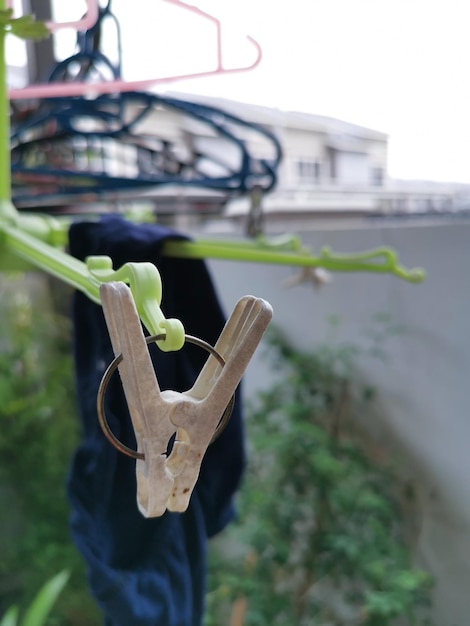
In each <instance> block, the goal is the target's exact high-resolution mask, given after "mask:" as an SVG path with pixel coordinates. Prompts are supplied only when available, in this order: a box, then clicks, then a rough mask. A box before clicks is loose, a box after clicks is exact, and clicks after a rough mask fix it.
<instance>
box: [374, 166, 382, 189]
mask: <svg viewBox="0 0 470 626" xmlns="http://www.w3.org/2000/svg"><path fill="white" fill-rule="evenodd" d="M383 184H384V169H383V167H373V168H372V185H373V186H374V187H382V185H383Z"/></svg>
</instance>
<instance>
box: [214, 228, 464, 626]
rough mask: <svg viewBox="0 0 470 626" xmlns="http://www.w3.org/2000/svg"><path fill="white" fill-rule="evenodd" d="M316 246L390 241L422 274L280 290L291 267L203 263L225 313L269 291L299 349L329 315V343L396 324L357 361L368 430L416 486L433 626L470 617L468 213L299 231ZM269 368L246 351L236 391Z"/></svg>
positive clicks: (344, 248) (264, 377) (254, 385)
mask: <svg viewBox="0 0 470 626" xmlns="http://www.w3.org/2000/svg"><path fill="white" fill-rule="evenodd" d="M301 236H302V240H303V242H304V243H305V244H308V245H311V246H312V247H313V248H314V250H317V251H319V250H320V248H321V247H322V246H324V245H328V246H330V247H331V248H332V249H333V250H335V251H337V252H359V251H363V250H367V249H371V248H375V247H379V246H383V245H387V246H392V247H393V248H395V249H396V250H397V252H398V253H399V257H400V260H401V262H402V264H403V265H404V266H406V267H416V266H421V267H424V268H425V269H426V271H427V273H428V277H427V279H426V280H425V282H424V283H422V284H420V285H413V284H410V283H407V282H404V281H403V280H401V279H399V278H396V277H393V276H387V275H382V274H356V273H353V274H335V275H334V280H333V282H332V283H331V284H330V285H327V286H325V287H323V288H322V289H321V290H320V291H316V290H314V288H313V287H312V286H311V285H310V284H303V285H301V286H297V287H294V288H291V289H289V290H286V289H285V288H283V287H282V283H283V281H284V280H285V279H286V278H288V277H289V276H291V275H292V274H294V273H295V272H296V270H295V269H294V268H289V267H281V266H268V265H258V264H246V263H241V262H239V263H236V262H228V261H211V262H210V267H211V270H212V273H213V276H214V279H215V281H216V283H217V286H218V291H219V293H220V296H221V298H222V300H223V302H224V304H225V306H226V309H227V311H230V310H231V308H232V307H233V305H234V304H235V302H236V300H237V299H238V298H239V297H240V296H242V295H244V294H247V293H251V294H254V295H257V296H260V297H263V298H265V299H267V300H268V301H269V302H271V304H272V306H273V308H274V320H275V323H276V324H278V325H279V326H280V327H281V328H282V329H283V330H284V331H285V332H286V333H287V334H288V335H289V337H290V338H291V339H292V341H293V342H294V343H295V344H296V345H297V346H298V347H299V348H301V349H303V350H307V351H308V350H310V349H313V348H314V347H315V346H316V345H317V344H318V343H319V342H321V341H323V340H324V339H325V337H326V336H327V333H328V332H329V331H328V327H329V325H328V321H327V318H328V316H329V315H331V314H334V315H338V316H339V318H340V326H339V330H338V340H340V341H341V340H346V341H357V342H359V343H364V342H365V338H364V331H367V330H370V329H371V327H372V322H371V318H372V316H373V315H374V314H376V313H382V312H386V313H388V314H390V316H391V319H392V321H393V322H395V323H397V324H399V325H401V326H402V327H403V330H402V332H400V333H399V334H397V335H395V336H393V337H391V338H390V339H389V340H388V341H387V345H386V352H387V354H388V356H389V359H388V361H387V362H386V363H380V362H378V361H369V362H363V363H362V366H361V367H362V372H361V376H362V377H364V378H366V379H367V381H368V382H369V383H371V384H372V385H374V386H375V387H376V389H377V391H378V399H377V401H376V405H375V413H376V415H374V416H373V420H374V422H376V429H377V434H378V436H380V437H381V438H382V440H383V441H387V442H388V441H390V442H394V444H393V451H394V456H395V458H396V460H397V462H398V463H400V464H402V465H404V466H406V467H407V468H408V469H407V472H409V473H410V475H411V476H412V477H414V478H416V480H417V483H418V490H419V496H420V509H421V511H422V518H421V525H420V528H419V531H418V537H417V554H418V556H419V558H420V559H421V562H422V563H423V564H424V565H425V566H426V567H427V568H428V569H430V570H431V572H432V573H433V574H434V575H435V576H436V578H437V584H436V588H435V593H434V607H435V608H434V619H435V626H468V624H470V618H469V615H470V594H469V592H468V588H469V585H470V480H469V475H470V454H469V449H470V410H469V405H470V403H469V393H470V287H469V274H470V220H467V221H465V220H463V219H462V220H457V219H453V220H448V221H447V222H445V221H440V222H436V223H432V222H431V221H428V222H426V223H424V222H423V221H421V222H420V221H415V222H407V223H405V225H403V224H402V223H398V222H397V223H388V224H387V223H385V222H381V223H380V224H378V223H377V224H373V223H371V224H367V223H364V224H363V225H358V227H357V228H353V229H351V228H349V229H347V230H346V229H345V230H338V229H334V228H330V229H326V228H324V229H319V228H316V229H315V230H314V231H313V230H312V231H311V232H302V233H301ZM269 379H270V373H269V369H268V367H267V364H266V363H265V362H264V361H263V360H262V359H261V358H260V356H255V359H254V360H253V362H252V364H251V365H250V367H249V370H248V372H247V375H246V377H245V394H246V395H247V396H249V395H250V394H253V393H254V392H255V391H256V390H257V389H260V388H263V387H266V386H268V385H269Z"/></svg>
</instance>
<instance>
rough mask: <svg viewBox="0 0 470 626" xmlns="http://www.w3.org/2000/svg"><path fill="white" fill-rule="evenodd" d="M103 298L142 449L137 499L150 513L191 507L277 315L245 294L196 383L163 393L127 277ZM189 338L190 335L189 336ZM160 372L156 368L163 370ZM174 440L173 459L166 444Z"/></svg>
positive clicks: (111, 285)
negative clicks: (213, 446)
mask: <svg viewBox="0 0 470 626" xmlns="http://www.w3.org/2000/svg"><path fill="white" fill-rule="evenodd" d="M100 297H101V302H102V305H103V310H104V314H105V318H106V323H107V325H108V330H109V334H110V337H111V342H112V345H113V349H114V353H115V355H116V357H118V356H119V355H121V356H120V363H119V372H120V376H121V380H122V384H123V388H124V392H125V395H126V399H127V403H128V406H129V412H130V415H131V419H132V424H133V427H134V431H135V436H136V440H137V446H138V454H136V455H135V456H136V457H137V461H136V475H137V502H138V507H139V510H140V511H141V513H142V514H143V515H144V516H145V517H156V516H160V515H162V514H163V513H164V512H165V511H166V510H167V509H168V510H169V511H179V512H182V511H185V510H186V508H187V507H188V504H189V500H190V497H191V494H192V491H193V489H194V486H195V484H196V481H197V478H198V476H199V472H200V467H201V463H202V460H203V457H204V454H205V452H206V450H207V448H208V446H209V444H210V442H211V439H212V437H213V435H214V432H215V431H216V429H217V427H218V424H219V421H220V418H221V416H222V414H223V413H224V409H225V408H226V406H227V405H228V404H229V402H230V399H231V397H232V396H233V394H234V392H235V390H236V388H237V386H238V384H239V382H240V380H241V377H242V375H243V373H244V371H245V369H246V367H247V365H248V363H249V361H250V359H251V357H252V355H253V353H254V351H255V349H256V347H257V345H258V343H259V342H260V340H261V337H262V336H263V334H264V332H265V330H266V328H267V326H268V324H269V322H270V320H271V317H272V308H271V306H270V305H269V304H268V303H267V302H265V301H264V300H262V299H260V298H255V297H254V296H245V297H244V298H242V299H241V300H239V302H238V303H237V304H236V306H235V309H234V311H233V313H232V315H231V316H230V319H229V320H228V321H227V323H226V325H225V327H224V329H223V331H222V334H221V335H220V338H219V340H218V342H217V344H216V346H215V349H214V350H215V353H217V354H219V355H221V357H222V358H223V361H224V362H225V364H224V365H223V366H222V365H221V364H220V363H219V362H218V360H217V359H216V358H214V356H212V355H211V356H209V358H208V360H207V362H206V364H205V365H204V367H203V369H202V371H201V373H200V374H199V376H198V378H197V380H196V382H195V383H194V385H193V387H192V388H191V389H189V390H188V391H185V392H183V393H180V392H176V391H173V390H165V391H161V390H160V387H159V385H158V380H157V378H156V376H155V372H154V369H153V365H152V362H151V358H150V355H149V353H148V349H147V341H146V339H145V337H144V333H143V331H142V325H141V322H140V319H139V315H138V314H137V311H136V307H135V304H134V300H133V298H132V293H131V291H130V289H129V288H128V287H127V286H126V285H125V284H124V283H122V282H110V283H106V284H103V285H102V286H101V288H100ZM186 337H188V336H186ZM157 375H158V372H157ZM175 433H176V437H175V441H174V444H173V448H172V450H171V452H170V454H169V455H168V456H167V454H166V451H167V449H168V443H169V441H170V439H171V438H172V437H173V435H175Z"/></svg>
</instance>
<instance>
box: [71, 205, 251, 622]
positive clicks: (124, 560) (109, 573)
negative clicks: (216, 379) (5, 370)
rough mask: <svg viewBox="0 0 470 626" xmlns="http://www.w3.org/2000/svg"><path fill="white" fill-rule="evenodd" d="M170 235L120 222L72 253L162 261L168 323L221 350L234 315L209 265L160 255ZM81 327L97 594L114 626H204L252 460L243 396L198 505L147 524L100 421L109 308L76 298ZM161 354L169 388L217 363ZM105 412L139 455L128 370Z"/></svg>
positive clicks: (76, 233)
mask: <svg viewBox="0 0 470 626" xmlns="http://www.w3.org/2000/svg"><path fill="white" fill-rule="evenodd" d="M168 238H173V239H174V238H181V236H180V235H178V234H177V233H175V232H174V231H171V230H169V229H167V228H165V227H162V226H156V225H135V224H129V223H127V222H126V221H125V220H123V219H122V218H120V217H117V216H109V217H106V218H103V219H102V220H101V221H100V222H95V223H77V224H74V225H73V226H72V227H71V230H70V250H71V253H72V254H73V255H74V256H76V257H78V258H79V259H84V258H85V257H86V256H89V255H108V256H110V257H111V258H112V259H113V261H114V267H115V268H119V267H121V265H123V264H124V263H125V262H127V261H152V262H153V263H155V265H156V266H157V267H158V269H159V271H160V274H161V277H162V284H163V300H162V310H163V311H164V313H165V316H166V317H175V318H178V319H180V320H181V321H182V322H183V324H184V326H185V329H186V332H187V333H188V334H192V335H196V336H198V337H200V338H202V339H204V340H206V341H208V342H209V343H211V344H212V345H213V344H215V342H216V340H217V338H218V336H219V335H220V332H221V331H222V328H223V324H224V321H225V320H224V317H223V314H222V311H221V308H220V305H219V303H218V301H217V297H216V294H215V291H214V287H213V285H212V282H211V279H210V276H209V273H208V271H207V268H206V266H205V264H204V262H202V261H196V260H187V259H174V258H166V257H163V256H161V254H160V251H161V247H162V244H163V243H164V241H165V240H167V239H168ZM74 324H75V361H76V378H77V395H78V402H79V408H80V417H81V420H82V427H83V438H82V441H81V443H80V445H79V448H78V450H77V452H76V455H75V458H74V460H73V463H72V467H71V471H70V476H69V479H68V487H67V488H68V495H69V500H70V503H71V507H72V514H71V529H72V536H73V539H74V542H75V544H76V546H77V547H78V549H79V551H80V552H81V553H82V555H83V557H84V559H85V561H86V563H87V568H88V579H89V584H90V588H91V591H92V593H93V595H94V597H95V598H96V600H97V602H98V604H99V606H100V607H101V609H102V611H103V614H104V616H105V624H106V626H200V624H201V622H202V617H203V612H204V594H205V572H206V547H207V538H208V537H211V536H213V535H215V534H216V533H218V532H219V531H220V530H222V529H223V528H224V527H225V525H226V524H227V523H228V522H229V521H230V520H231V519H232V517H233V514H234V511H233V505H232V497H233V495H234V493H235V491H236V490H237V488H238V486H239V483H240V479H241V475H242V471H243V466H244V461H245V457H244V447H243V426H242V417H241V411H240V403H239V397H237V402H236V406H235V409H234V411H233V414H232V418H231V420H230V422H229V424H228V426H227V428H226V430H225V431H224V432H223V434H222V435H221V436H220V437H219V439H217V441H216V442H215V443H214V444H213V445H212V446H210V447H209V449H208V451H207V453H206V455H205V458H204V461H203V464H202V468H201V473H200V476H199V479H198V482H197V485H196V488H195V490H194V492H193V495H192V498H191V502H190V505H189V508H188V510H187V511H186V512H185V513H182V514H180V513H168V512H167V513H165V515H163V516H162V517H160V518H154V519H145V518H144V517H143V516H142V515H141V514H140V513H139V511H138V509H137V505H136V479H135V461H134V460H133V459H130V458H128V457H126V456H124V455H122V454H121V453H119V452H118V451H117V450H116V449H115V448H114V447H113V446H112V445H111V444H110V443H109V442H108V441H107V439H106V438H105V437H104V435H103V434H102V432H101V429H100V426H99V424H98V420H97V414H96V396H97V391H98V385H99V382H100V379H101V377H102V375H103V372H104V370H105V368H106V366H107V365H108V363H109V362H110V361H111V360H112V358H113V352H112V348H111V345H110V341H109V338H108V332H107V328H106V324H105V321H104V317H103V314H102V310H101V307H99V306H97V305H96V304H94V303H92V302H91V301H90V300H89V299H88V298H87V297H86V296H84V295H83V294H81V293H77V294H76V296H75V302H74ZM151 352H152V359H153V361H154V364H155V369H156V372H157V377H158V381H159V385H160V387H161V389H162V390H164V389H175V390H176V391H184V390H186V389H188V388H190V387H191V386H192V384H193V382H194V380H195V379H196V377H197V375H198V373H199V372H200V370H201V368H202V366H203V364H204V362H205V360H206V358H207V353H205V352H204V351H203V350H201V349H200V348H197V347H196V346H192V345H186V346H185V347H184V348H183V349H182V350H180V351H179V352H175V353H163V352H161V351H160V350H158V348H156V347H155V346H152V347H151ZM237 396H238V394H237ZM106 414H107V417H108V421H109V424H110V426H111V428H112V430H113V432H114V433H115V434H116V436H117V437H118V438H120V439H121V440H122V441H123V442H124V443H125V444H127V445H128V446H130V447H133V448H135V447H136V444H135V438H134V433H133V429H132V424H131V420H130V417H129V414H128V410H127V405H126V402H125V399H124V395H123V392H122V388H121V384H120V381H119V376H118V375H115V376H114V377H113V379H112V381H111V383H110V385H109V387H108V391H107V397H106Z"/></svg>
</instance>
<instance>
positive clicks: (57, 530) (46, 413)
mask: <svg viewBox="0 0 470 626" xmlns="http://www.w3.org/2000/svg"><path fill="white" fill-rule="evenodd" d="M69 296H70V293H69V291H68V289H67V288H64V287H63V285H61V284H60V285H59V284H58V283H56V282H55V281H54V280H53V279H49V278H46V277H44V276H42V275H40V274H31V275H21V276H10V277H7V275H2V277H1V282H0V424H1V428H0V528H1V532H0V555H1V558H0V615H2V614H3V613H4V612H5V611H6V610H7V608H8V607H9V606H11V605H13V604H16V605H18V606H26V605H27V604H28V603H29V602H30V601H31V598H33V597H34V595H35V594H36V593H37V590H38V589H39V588H40V587H41V586H42V585H43V584H44V583H45V581H46V580H49V579H51V578H52V577H53V576H54V575H56V574H57V572H60V571H62V570H63V569H64V568H66V569H68V570H70V571H71V573H72V576H71V579H70V581H69V583H68V585H67V588H66V589H65V591H64V592H63V594H62V596H61V598H60V599H59V601H58V603H57V605H56V606H55V608H54V611H53V616H51V617H49V621H48V624H50V625H51V626H56V625H57V626H59V625H60V626H75V625H84V624H87V625H88V624H89V625H93V624H100V619H99V618H98V613H97V611H96V609H95V607H94V603H93V601H92V600H91V599H90V598H89V594H88V591H87V588H86V582H85V577H84V568H83V564H82V561H81V558H80V557H79V555H78V553H77V552H76V550H75V547H74V546H73V544H72V542H71V539H70V535H69V530H68V516H69V507H68V503H67V500H66V495H65V480H66V476H67V472H68V468H69V464H70V459H71V457H72V454H73V451H74V448H75V446H76V444H77V441H78V436H79V432H78V421H77V418H76V403H75V390H74V381H73V367H72V352H71V322H70V315H69V314H70V306H69V303H70V297H69Z"/></svg>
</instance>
